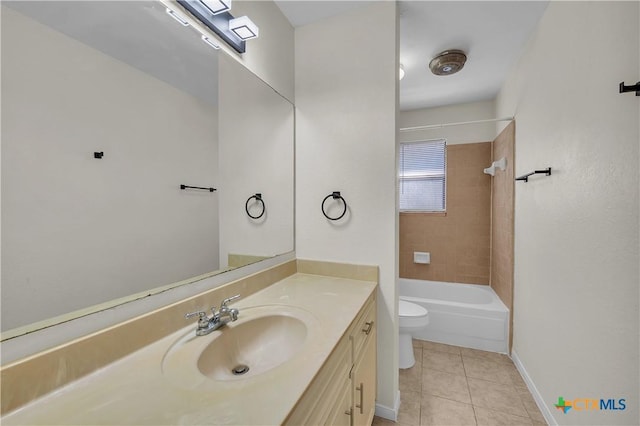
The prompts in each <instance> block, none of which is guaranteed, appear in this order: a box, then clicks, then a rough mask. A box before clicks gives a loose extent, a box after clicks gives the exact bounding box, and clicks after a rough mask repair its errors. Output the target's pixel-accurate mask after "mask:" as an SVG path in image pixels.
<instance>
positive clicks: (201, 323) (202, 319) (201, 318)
mask: <svg viewBox="0 0 640 426" xmlns="http://www.w3.org/2000/svg"><path fill="white" fill-rule="evenodd" d="M196 315H197V316H198V327H206V326H207V325H208V324H209V317H207V313H206V312H204V311H197V312H191V313H189V314H186V315H185V316H184V317H185V318H186V319H190V318H193V317H195V316H196Z"/></svg>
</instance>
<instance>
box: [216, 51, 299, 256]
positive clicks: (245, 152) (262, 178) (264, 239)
mask: <svg viewBox="0 0 640 426" xmlns="http://www.w3.org/2000/svg"><path fill="white" fill-rule="evenodd" d="M218 63H219V79H220V84H219V89H218V90H219V96H218V102H219V103H218V105H219V109H220V113H219V114H220V115H219V123H220V124H219V158H220V159H221V161H220V164H219V170H220V187H221V189H220V191H219V200H220V208H219V210H220V266H221V267H226V266H228V265H227V262H228V255H229V254H244V255H255V256H274V255H276V254H281V253H286V252H289V251H293V245H294V241H293V238H294V237H293V227H294V220H293V209H294V204H293V195H294V194H293V181H294V172H293V153H294V146H293V138H294V134H293V132H294V122H293V114H294V112H293V105H292V104H291V103H289V102H288V101H287V100H286V99H285V98H283V97H282V96H280V95H278V94H277V93H275V92H274V91H273V90H272V89H271V87H269V86H268V85H267V84H265V83H264V82H263V81H261V80H260V79H257V78H255V76H254V75H253V74H252V73H251V72H250V71H248V70H246V69H245V68H244V67H242V66H241V65H238V64H237V63H236V62H235V61H233V60H231V59H229V58H226V57H221V58H220V59H219V61H218ZM239 93H241V94H242V96H238V94H239ZM256 193H261V194H262V197H263V202H264V205H265V211H264V215H263V216H262V217H261V218H259V219H251V218H250V217H249V216H248V215H247V214H246V211H245V205H246V201H247V199H248V198H249V197H250V196H252V195H254V194H256ZM252 205H253V203H250V208H251V206H252ZM250 212H251V213H252V215H254V216H255V215H258V214H259V212H260V210H259V209H256V210H250Z"/></svg>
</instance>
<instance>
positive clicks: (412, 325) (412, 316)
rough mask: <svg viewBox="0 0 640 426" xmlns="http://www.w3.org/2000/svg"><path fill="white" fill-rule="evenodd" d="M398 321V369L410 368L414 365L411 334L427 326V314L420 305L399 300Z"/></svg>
mask: <svg viewBox="0 0 640 426" xmlns="http://www.w3.org/2000/svg"><path fill="white" fill-rule="evenodd" d="M398 316H399V319H400V321H399V322H400V339H399V346H400V347H399V351H400V363H399V366H400V368H403V369H404V368H411V367H413V365H414V364H415V363H416V359H415V357H414V356H413V344H412V343H411V334H412V333H414V332H415V331H417V330H420V329H422V328H424V327H426V326H427V325H429V312H428V311H427V310H426V309H425V308H423V307H422V306H420V305H417V304H415V303H411V302H407V301H406V300H402V299H400V300H399V301H398Z"/></svg>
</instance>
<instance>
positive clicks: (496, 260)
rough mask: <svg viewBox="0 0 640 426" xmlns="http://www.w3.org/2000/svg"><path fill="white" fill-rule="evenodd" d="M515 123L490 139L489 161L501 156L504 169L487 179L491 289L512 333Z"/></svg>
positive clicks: (511, 334) (511, 333) (498, 158)
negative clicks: (503, 307)
mask: <svg viewBox="0 0 640 426" xmlns="http://www.w3.org/2000/svg"><path fill="white" fill-rule="evenodd" d="M515 126H516V124H515V122H511V123H510V124H509V125H508V126H507V127H506V128H505V129H504V130H503V131H502V132H501V133H500V134H499V135H498V137H497V138H496V139H495V140H494V141H493V144H492V145H493V161H497V160H500V159H501V158H505V159H506V160H507V168H506V170H504V171H502V170H496V174H495V176H494V177H493V179H492V182H491V288H493V290H494V291H495V292H496V294H497V295H498V297H500V300H502V302H503V303H504V304H505V305H507V308H509V312H510V325H509V332H510V339H509V340H510V342H511V336H513V202H514V183H515V182H514V178H515V176H514V174H513V170H514V150H515V140H514V137H515Z"/></svg>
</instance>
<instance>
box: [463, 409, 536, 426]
mask: <svg viewBox="0 0 640 426" xmlns="http://www.w3.org/2000/svg"><path fill="white" fill-rule="evenodd" d="M473 409H474V411H475V413H476V420H477V422H478V426H531V425H532V424H533V421H532V420H531V419H530V418H528V417H519V416H514V415H511V414H507V413H502V412H500V411H494V410H489V409H487V408H481V407H475V406H474V407H473Z"/></svg>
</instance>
